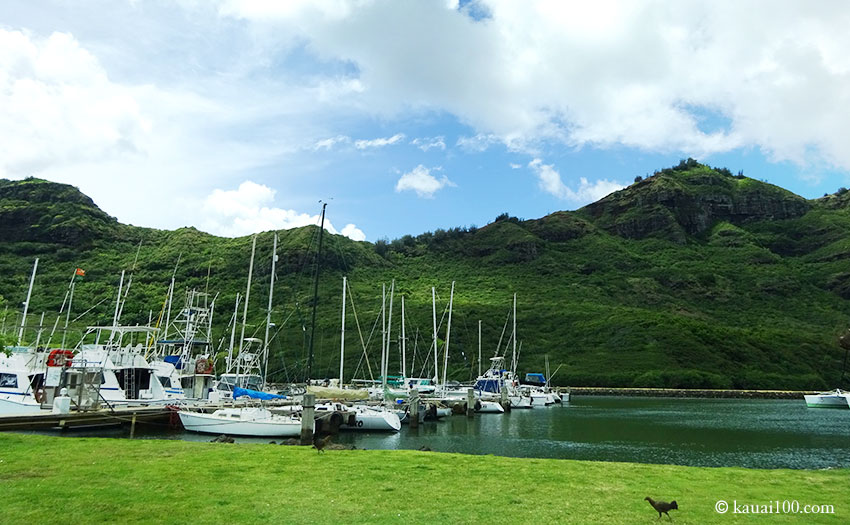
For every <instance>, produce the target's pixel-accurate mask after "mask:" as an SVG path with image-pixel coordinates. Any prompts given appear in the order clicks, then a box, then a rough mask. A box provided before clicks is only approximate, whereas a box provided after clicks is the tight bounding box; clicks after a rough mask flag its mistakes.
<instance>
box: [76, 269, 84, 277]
mask: <svg viewBox="0 0 850 525" xmlns="http://www.w3.org/2000/svg"><path fill="white" fill-rule="evenodd" d="M76 274H77V275H79V276H80V277H85V276H86V271H85V270H83V269H82V268H77V271H76Z"/></svg>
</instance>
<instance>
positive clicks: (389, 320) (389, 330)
mask: <svg viewBox="0 0 850 525" xmlns="http://www.w3.org/2000/svg"><path fill="white" fill-rule="evenodd" d="M393 295H395V279H393V280H392V284H390V311H389V315H387V351H386V352H385V353H386V356H387V357H386V358H385V359H384V371H383V376H384V388H385V389H386V388H387V374H388V373H389V369H390V336H391V335H392V333H393Z"/></svg>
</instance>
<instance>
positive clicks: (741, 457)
mask: <svg viewBox="0 0 850 525" xmlns="http://www.w3.org/2000/svg"><path fill="white" fill-rule="evenodd" d="M66 435H77V436H80V435H102V436H115V437H121V436H126V435H128V431H127V430H126V429H123V430H121V429H116V430H111V431H110V430H100V431H93V430H92V431H88V432H85V433H82V432H69V433H66ZM212 437H213V436H209V435H203V434H193V433H190V432H185V431H175V430H167V429H157V428H153V427H140V428H137V429H136V438H143V439H144V438H154V439H183V440H190V441H209V440H210V439H211V438H212ZM236 440H237V442H249V443H250V442H255V443H268V442H269V439H251V438H236ZM334 441H335V442H337V443H340V444H347V445H354V446H356V447H357V448H360V449H364V448H365V449H413V450H416V449H420V448H422V447H426V448H428V449H430V450H433V451H438V452H460V453H464V454H494V455H499V456H512V457H533V458H563V459H567V458H568V459H581V460H597V461H625V462H638V463H667V464H677V465H692V466H707V467H721V466H723V467H726V466H735V467H750V468H793V469H823V468H840V467H841V468H847V467H850V410H829V409H809V408H806V405H805V403H804V402H803V400H802V399H800V400H767V399H747V400H744V399H678V398H629V397H596V396H581V397H578V396H576V397H573V400H572V401H571V402H570V403H565V404H563V405H553V406H550V407H545V408H534V409H530V410H514V411H512V412H510V413H506V414H503V415H500V414H476V415H475V417H474V418H472V419H468V418H466V417H465V416H452V417H448V418H445V419H444V420H442V421H439V422H426V423H425V424H423V425H420V427H419V428H417V429H411V428H409V427H408V426H407V425H405V426H404V427H403V428H402V430H401V432H399V433H376V432H375V433H367V432H342V433H340V435H339V436H337V437H336V438H334Z"/></svg>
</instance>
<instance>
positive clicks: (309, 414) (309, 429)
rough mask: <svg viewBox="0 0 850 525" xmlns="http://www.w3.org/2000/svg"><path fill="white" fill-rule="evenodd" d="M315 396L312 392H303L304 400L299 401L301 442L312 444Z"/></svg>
mask: <svg viewBox="0 0 850 525" xmlns="http://www.w3.org/2000/svg"><path fill="white" fill-rule="evenodd" d="M315 405H316V396H315V395H314V394H304V400H303V401H302V403H301V406H302V411H301V444H302V445H312V444H313V425H315V421H314V420H315V413H314V409H315Z"/></svg>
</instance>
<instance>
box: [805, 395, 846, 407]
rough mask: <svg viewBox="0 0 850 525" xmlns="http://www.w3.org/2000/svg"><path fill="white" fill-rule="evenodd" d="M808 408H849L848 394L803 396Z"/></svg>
mask: <svg viewBox="0 0 850 525" xmlns="http://www.w3.org/2000/svg"><path fill="white" fill-rule="evenodd" d="M804 397H805V398H806V406H807V407H809V408H850V405H848V403H850V399H848V398H850V394H835V393H824V394H813V395H807V396H804Z"/></svg>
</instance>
